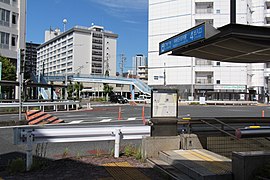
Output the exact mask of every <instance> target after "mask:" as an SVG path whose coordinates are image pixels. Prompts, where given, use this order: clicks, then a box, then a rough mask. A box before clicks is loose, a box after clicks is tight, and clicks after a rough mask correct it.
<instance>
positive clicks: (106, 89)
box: [103, 84, 113, 101]
mask: <svg viewBox="0 0 270 180" xmlns="http://www.w3.org/2000/svg"><path fill="white" fill-rule="evenodd" d="M112 91H113V87H112V86H110V85H108V84H104V86H103V92H104V93H105V96H106V100H107V101H108V95H109V94H111V93H112Z"/></svg>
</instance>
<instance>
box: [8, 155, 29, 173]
mask: <svg viewBox="0 0 270 180" xmlns="http://www.w3.org/2000/svg"><path fill="white" fill-rule="evenodd" d="M7 170H8V172H9V173H22V172H24V171H25V161H24V160H23V159H22V158H17V159H13V160H12V161H11V162H10V163H9V164H8V167H7Z"/></svg>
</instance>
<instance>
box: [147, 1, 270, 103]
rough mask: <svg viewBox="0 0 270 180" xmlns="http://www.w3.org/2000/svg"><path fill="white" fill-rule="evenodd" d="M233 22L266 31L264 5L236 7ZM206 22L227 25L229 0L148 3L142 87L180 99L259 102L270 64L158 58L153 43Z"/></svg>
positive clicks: (269, 13) (267, 13) (267, 3)
mask: <svg viewBox="0 0 270 180" xmlns="http://www.w3.org/2000/svg"><path fill="white" fill-rule="evenodd" d="M236 3H237V4H236V7H237V8H236V15H237V19H236V22H237V23H239V24H249V25H259V26H268V25H269V24H270V18H269V17H270V11H269V9H270V1H269V0H241V1H237V2H236ZM202 22H206V23H209V24H211V25H213V26H214V27H216V28H218V27H221V26H224V25H226V24H229V23H230V0H225V1H220V0H175V1H166V0H149V19H148V23H149V33H148V68H149V70H148V71H149V72H148V84H149V85H151V86H154V87H157V88H158V87H161V86H164V85H166V86H171V87H174V88H177V89H178V90H179V95H180V98H182V99H187V98H188V97H190V98H191V99H192V97H193V96H194V97H195V98H196V99H198V97H199V96H206V97H207V99H218V100H222V99H228V100H229V99H230V100H238V99H242V100H244V99H245V100H254V99H255V98H256V99H257V100H263V97H264V94H265V92H267V89H268V87H267V83H268V77H269V74H270V64H264V63H256V64H247V63H244V64H242V63H227V62H218V61H209V60H205V59H198V58H191V57H176V56H170V55H169V53H167V54H164V55H159V53H158V52H159V51H158V48H159V46H158V45H159V43H160V42H161V41H163V40H165V39H167V38H169V37H172V36H174V35H176V34H178V33H181V32H183V31H185V30H187V29H190V28H191V27H194V26H195V25H197V24H199V23H202Z"/></svg>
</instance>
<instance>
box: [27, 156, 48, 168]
mask: <svg viewBox="0 0 270 180" xmlns="http://www.w3.org/2000/svg"><path fill="white" fill-rule="evenodd" d="M46 166H47V163H46V161H45V160H41V159H39V158H34V159H33V164H32V166H31V171H35V170H40V169H42V168H44V167H46Z"/></svg>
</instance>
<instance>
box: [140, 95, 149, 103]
mask: <svg viewBox="0 0 270 180" xmlns="http://www.w3.org/2000/svg"><path fill="white" fill-rule="evenodd" d="M137 99H138V100H144V101H145V102H146V103H147V104H150V103H151V96H149V95H139V97H138V98H137Z"/></svg>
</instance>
